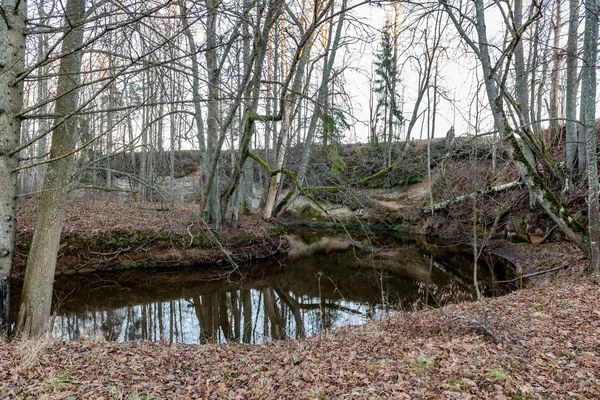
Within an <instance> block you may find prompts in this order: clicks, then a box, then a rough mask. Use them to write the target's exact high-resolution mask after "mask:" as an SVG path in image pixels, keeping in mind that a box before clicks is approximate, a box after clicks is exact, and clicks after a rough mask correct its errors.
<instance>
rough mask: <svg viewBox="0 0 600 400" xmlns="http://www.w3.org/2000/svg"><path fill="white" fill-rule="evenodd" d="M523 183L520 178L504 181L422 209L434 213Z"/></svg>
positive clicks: (425, 212) (424, 211) (426, 212)
mask: <svg viewBox="0 0 600 400" xmlns="http://www.w3.org/2000/svg"><path fill="white" fill-rule="evenodd" d="M522 185H523V182H521V181H520V180H518V181H514V182H509V183H504V184H502V185H499V186H492V187H490V188H487V189H479V190H478V191H476V192H473V193H469V194H465V195H462V196H458V197H455V198H453V199H450V200H445V201H442V202H440V203H437V204H434V205H433V207H432V206H427V207H423V208H422V209H421V212H423V213H424V214H432V213H434V212H436V211H440V210H443V209H445V208H448V207H450V206H451V205H453V204H456V203H460V202H462V201H465V200H469V199H473V198H474V197H476V196H483V195H487V194H494V193H500V192H503V191H505V190H510V189H513V188H516V187H520V186H522Z"/></svg>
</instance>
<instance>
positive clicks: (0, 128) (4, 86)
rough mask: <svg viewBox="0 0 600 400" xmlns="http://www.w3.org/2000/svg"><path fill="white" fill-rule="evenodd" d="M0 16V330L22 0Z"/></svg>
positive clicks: (1, 325)
mask: <svg viewBox="0 0 600 400" xmlns="http://www.w3.org/2000/svg"><path fill="white" fill-rule="evenodd" d="M2 10H3V17H4V20H0V110H2V112H0V232H1V233H0V334H2V333H6V334H8V333H9V330H10V274H11V271H12V260H13V251H14V247H15V230H16V225H17V224H16V216H17V212H16V205H15V199H16V195H17V192H16V190H17V173H16V172H14V171H15V169H16V168H17V165H18V162H19V161H18V159H19V153H15V152H14V149H16V148H17V147H18V145H19V135H20V130H21V120H20V118H19V117H18V114H19V113H20V112H21V110H22V108H23V81H17V75H18V74H19V73H20V72H21V71H22V70H23V68H24V64H23V62H24V59H25V17H26V7H25V2H24V1H19V0H4V1H2Z"/></svg>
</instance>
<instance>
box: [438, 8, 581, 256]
mask: <svg viewBox="0 0 600 400" xmlns="http://www.w3.org/2000/svg"><path fill="white" fill-rule="evenodd" d="M445 8H446V11H447V12H448V13H449V14H450V16H451V18H452V21H453V23H454V25H455V27H457V29H458V30H459V33H460V34H461V36H462V37H463V39H464V40H465V41H466V42H467V43H468V44H469V46H470V47H471V48H472V49H473V50H474V51H475V53H476V54H477V57H478V58H479V61H480V62H481V66H482V69H483V76H484V79H485V81H484V84H485V88H486V93H487V97H488V101H489V103H490V106H491V110H492V115H493V117H494V125H495V127H496V129H497V130H498V132H499V134H500V137H501V138H502V139H503V140H504V141H505V142H506V143H507V144H508V146H509V147H508V148H507V153H508V156H509V159H510V160H511V162H512V163H513V165H514V166H515V169H516V170H517V172H518V173H519V176H520V177H521V179H522V180H523V182H524V183H525V184H526V185H527V187H528V188H529V192H530V194H531V195H532V196H535V199H536V201H537V202H538V204H540V205H541V206H542V208H543V209H544V210H545V211H546V213H547V214H548V216H549V217H550V218H551V219H552V221H554V222H555V223H556V224H557V225H558V226H559V228H560V229H561V230H562V231H563V232H564V233H565V235H566V236H567V238H568V239H569V240H571V241H572V242H574V243H575V244H576V245H577V246H578V247H579V248H580V249H582V250H583V251H584V252H585V253H587V254H589V251H590V248H589V235H588V232H587V230H586V229H585V228H584V227H583V226H582V225H581V224H580V223H579V222H578V221H577V220H576V219H575V218H573V217H572V216H571V214H570V213H569V211H568V210H567V209H566V208H565V206H564V205H563V204H562V203H561V202H560V201H559V200H558V199H557V198H556V196H555V195H554V193H552V191H550V189H548V187H547V186H546V184H545V183H544V181H543V180H542V178H541V177H540V175H539V174H538V173H537V171H536V170H535V169H534V167H533V166H532V165H531V164H530V163H529V162H528V161H527V159H526V157H525V154H524V152H523V150H522V148H521V146H520V145H519V141H518V140H517V137H516V136H515V131H514V130H513V128H512V127H511V126H510V123H509V120H508V117H507V115H506V112H505V111H504V105H503V100H502V99H503V97H502V94H503V91H504V90H505V88H504V87H498V86H497V83H496V80H495V78H496V76H495V73H494V72H493V71H492V66H491V59H490V53H489V44H488V41H487V28H486V24H485V14H484V10H485V8H484V4H483V0H475V10H476V28H477V44H476V43H475V42H474V41H473V40H472V39H471V38H470V37H469V36H468V35H467V34H466V32H465V31H464V30H463V29H462V28H461V27H460V25H458V20H457V19H456V18H455V17H454V15H453V14H452V10H451V9H450V8H449V6H447V5H445ZM504 51H505V52H510V49H504Z"/></svg>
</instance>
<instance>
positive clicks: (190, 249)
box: [14, 200, 285, 275]
mask: <svg viewBox="0 0 600 400" xmlns="http://www.w3.org/2000/svg"><path fill="white" fill-rule="evenodd" d="M35 207H36V202H35V201H34V200H22V201H20V202H19V203H18V216H17V248H16V252H15V264H14V266H15V268H14V273H15V274H17V275H21V274H22V273H23V271H24V268H25V264H26V261H27V253H28V249H29V246H30V243H31V238H32V235H33V230H34V223H35ZM196 215H197V209H196V207H195V204H189V205H188V204H168V205H163V204H161V203H131V202H92V201H70V202H69V203H68V206H67V209H66V212H65V220H64V227H63V234H62V239H61V247H60V250H59V255H58V260H57V273H74V272H87V271H94V270H106V269H115V268H116V269H123V268H134V267H135V268H140V267H158V266H173V265H177V266H189V265H200V264H224V265H232V264H234V263H240V262H245V261H248V260H253V259H260V258H264V257H268V256H270V255H273V254H275V253H277V252H278V251H280V250H281V249H282V248H284V247H285V241H284V240H283V239H282V238H281V230H280V228H279V227H278V226H277V224H274V223H268V222H265V221H263V220H261V219H260V218H255V217H252V216H247V215H242V216H240V219H239V222H238V224H237V225H236V226H232V225H226V226H223V227H222V228H221V229H220V230H219V231H217V230H216V229H215V228H214V226H208V225H205V226H199V222H198V221H197V219H196Z"/></svg>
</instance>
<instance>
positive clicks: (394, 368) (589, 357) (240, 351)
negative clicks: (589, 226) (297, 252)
mask: <svg viewBox="0 0 600 400" xmlns="http://www.w3.org/2000/svg"><path fill="white" fill-rule="evenodd" d="M482 309H485V310H486V315H485V317H486V319H485V321H486V326H487V327H488V329H490V330H493V332H494V334H495V335H497V336H498V337H499V338H502V340H503V341H502V342H497V341H496V340H494V339H493V338H491V337H490V336H489V335H485V334H484V333H483V332H482V331H481V329H479V328H478V327H476V326H461V325H457V324H449V323H448V321H449V320H450V319H451V317H452V316H455V315H464V316H465V318H469V319H473V320H476V319H478V318H481V316H482ZM597 309H600V287H599V286H598V285H597V284H594V283H593V282H591V280H584V281H583V282H580V283H578V284H573V283H569V284H553V285H548V286H545V287H542V288H537V289H530V290H523V291H519V292H516V293H513V294H510V295H508V296H505V297H502V298H496V299H486V300H484V301H483V302H479V303H465V304H459V305H451V306H447V307H445V308H442V309H438V310H427V311H420V312H413V313H400V314H399V315H397V316H394V317H391V318H389V319H387V320H385V321H382V322H379V323H370V324H367V325H365V326H358V327H345V328H341V329H338V330H334V331H329V332H325V333H323V334H321V335H320V336H316V337H312V338H308V339H303V340H302V341H292V342H273V343H268V344H265V345H233V344H232V345H202V346H193V345H168V344H166V343H147V342H137V343H121V344H117V343H108V342H106V343H105V342H61V341H53V342H50V343H47V344H46V345H44V346H37V347H35V346H29V347H28V346H23V345H22V344H18V343H8V344H0V397H2V398H5V397H8V398H13V397H14V398H17V397H26V396H40V395H46V396H48V397H52V398H68V397H69V396H74V397H75V398H103V397H104V398H117V397H123V398H169V399H170V398H173V399H175V398H177V399H180V398H183V399H185V398H230V399H246V398H267V399H280V398H289V399H296V398H327V397H329V398H348V397H349V398H369V397H375V398H436V399H438V398H441V399H478V398H491V399H506V398H523V399H536V398H565V397H587V398H600V390H599V388H600V346H599V345H598V343H600V337H599V336H600V316H599V315H598V313H595V312H594V310H597ZM504 342H506V343H504ZM507 343H510V344H512V345H513V346H514V350H513V349H511V347H510V346H508V344H507ZM32 348H33V349H35V351H36V352H37V353H36V355H37V357H36V361H35V362H33V363H30V365H25V366H24V365H23V360H26V359H27V358H28V354H27V352H28V351H30V350H29V349H32ZM32 351H33V350H32Z"/></svg>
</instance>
